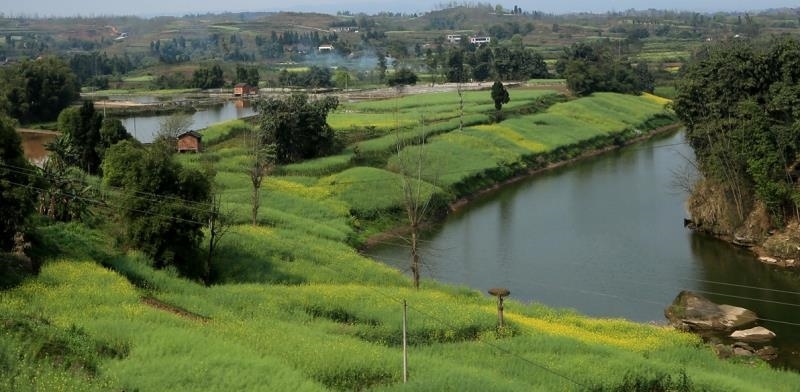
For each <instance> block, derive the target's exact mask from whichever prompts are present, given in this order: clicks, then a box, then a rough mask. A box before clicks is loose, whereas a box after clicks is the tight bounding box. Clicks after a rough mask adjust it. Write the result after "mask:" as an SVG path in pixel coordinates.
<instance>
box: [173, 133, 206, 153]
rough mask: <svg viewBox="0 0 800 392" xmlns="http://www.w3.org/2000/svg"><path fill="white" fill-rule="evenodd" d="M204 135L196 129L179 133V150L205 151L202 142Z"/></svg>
mask: <svg viewBox="0 0 800 392" xmlns="http://www.w3.org/2000/svg"><path fill="white" fill-rule="evenodd" d="M202 139H203V135H201V134H199V133H197V132H195V131H188V132H184V133H182V134H180V135H178V144H177V149H178V152H187V151H193V152H202V151H203V143H202Z"/></svg>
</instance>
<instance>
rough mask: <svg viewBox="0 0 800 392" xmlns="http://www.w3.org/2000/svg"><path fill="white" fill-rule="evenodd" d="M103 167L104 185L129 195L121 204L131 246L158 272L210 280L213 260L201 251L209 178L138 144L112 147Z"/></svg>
mask: <svg viewBox="0 0 800 392" xmlns="http://www.w3.org/2000/svg"><path fill="white" fill-rule="evenodd" d="M119 165H124V166H122V167H119ZM103 167H104V170H105V173H106V174H105V175H104V181H105V182H106V183H107V184H109V185H112V186H117V187H121V188H122V189H123V190H124V194H123V196H122V197H121V198H120V199H119V200H118V201H117V203H118V204H119V207H120V214H121V215H122V219H123V221H124V223H125V228H126V234H125V241H126V243H127V244H128V245H129V246H131V247H133V248H136V249H139V250H141V251H143V252H144V253H146V254H147V255H149V256H150V257H152V258H153V260H154V266H155V267H157V268H164V267H167V266H174V267H175V268H177V270H178V271H179V272H181V273H182V274H184V275H186V276H189V277H194V278H201V279H203V280H207V279H208V276H209V266H208V264H207V260H208V259H207V258H203V257H200V255H199V252H198V251H199V246H200V242H201V240H202V238H203V231H202V229H203V227H205V226H206V223H207V221H208V218H209V217H210V216H209V214H210V213H211V212H212V208H211V205H210V203H211V201H212V192H211V179H210V178H209V177H208V175H206V174H204V173H202V172H200V171H199V170H195V169H189V168H185V167H183V166H181V165H180V164H179V163H178V162H176V161H175V160H174V159H173V158H172V156H171V155H167V154H165V153H164V152H163V150H161V149H158V148H150V149H145V148H143V147H141V146H140V145H138V144H137V143H135V142H133V141H125V142H122V143H117V144H116V145H114V146H112V147H111V148H110V149H109V150H108V152H107V158H106V160H105V162H103Z"/></svg>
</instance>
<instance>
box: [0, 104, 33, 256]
mask: <svg viewBox="0 0 800 392" xmlns="http://www.w3.org/2000/svg"><path fill="white" fill-rule="evenodd" d="M32 171H33V168H32V167H31V166H30V164H29V163H28V161H27V160H26V159H25V156H24V155H23V152H22V141H21V140H20V137H19V135H18V134H17V131H16V129H15V127H14V125H13V123H12V122H11V120H10V119H9V118H7V117H6V116H5V115H2V114H0V250H10V249H11V248H12V247H13V246H14V236H15V235H16V234H17V232H21V231H22V230H23V227H24V224H25V220H26V219H27V217H28V215H30V214H31V213H32V212H33V208H34V204H33V197H32V193H33V192H32V191H31V188H30V187H32V186H33V185H34V178H32V176H31V173H32Z"/></svg>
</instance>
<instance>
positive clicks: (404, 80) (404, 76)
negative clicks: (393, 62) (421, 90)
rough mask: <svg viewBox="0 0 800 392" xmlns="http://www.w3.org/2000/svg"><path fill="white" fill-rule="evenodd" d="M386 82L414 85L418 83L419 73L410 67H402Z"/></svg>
mask: <svg viewBox="0 0 800 392" xmlns="http://www.w3.org/2000/svg"><path fill="white" fill-rule="evenodd" d="M386 84H388V85H389V86H391V87H395V86H413V85H415V84H417V74H415V73H414V71H412V70H410V69H408V68H405V67H403V68H400V69H399V70H397V72H395V73H394V74H393V75H392V76H390V77H389V78H388V79H387V80H386Z"/></svg>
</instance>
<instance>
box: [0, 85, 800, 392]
mask: <svg viewBox="0 0 800 392" xmlns="http://www.w3.org/2000/svg"><path fill="white" fill-rule="evenodd" d="M518 91H520V92H519V94H518V96H519V97H520V100H521V101H524V100H525V98H523V97H530V100H529V102H528V104H527V105H526V104H520V106H518V107H516V108H512V110H510V111H509V118H508V119H507V120H506V121H504V122H502V123H499V124H489V123H488V121H487V119H488V118H489V115H490V114H491V112H492V111H493V108H491V107H489V108H488V113H487V112H484V111H482V110H475V111H472V112H467V114H468V115H469V116H475V121H474V122H473V123H471V124H468V126H467V127H465V128H464V130H463V131H457V126H458V123H457V121H455V122H454V121H453V119H452V118H450V116H449V115H441V116H439V115H437V113H450V112H452V111H454V110H455V109H454V107H453V106H452V105H454V104H450V105H449V106H448V105H446V104H444V103H443V104H442V105H443V107H442V108H437V109H431V113H430V114H429V115H426V116H429V117H431V118H436V119H437V121H436V122H432V123H426V124H425V125H424V126H422V125H421V126H420V127H409V128H407V129H406V130H403V131H401V133H402V132H417V133H420V134H423V133H425V132H424V130H425V129H428V128H429V129H436V127H439V128H438V129H439V131H438V132H437V133H436V135H435V136H429V137H427V139H426V142H425V144H424V145H417V146H411V147H407V148H406V149H404V150H403V152H401V155H402V154H409V153H411V152H412V151H413V150H415V149H420V148H421V149H425V150H426V156H428V157H430V159H431V161H432V162H435V165H431V166H429V168H433V167H435V168H436V170H438V171H439V173H435V172H434V170H433V169H431V170H428V171H426V173H425V176H424V178H425V179H427V180H428V181H430V183H428V184H427V185H426V186H425V187H424V188H425V189H426V190H427V192H430V193H431V194H434V195H438V196H437V197H440V199H441V200H446V201H452V200H454V199H455V198H457V197H461V196H464V195H467V194H469V193H470V192H473V191H475V190H476V189H480V188H481V187H482V186H485V185H486V184H488V183H490V182H494V181H497V180H500V179H502V178H508V177H509V176H512V175H516V174H521V173H525V172H526V171H527V170H528V169H535V168H538V167H543V166H544V165H547V164H549V163H553V162H556V161H560V160H563V159H568V158H571V157H575V156H577V155H578V154H579V153H581V152H584V151H586V150H587V149H591V148H600V147H605V146H612V145H614V144H621V143H624V142H625V141H627V140H630V139H631V138H635V137H637V136H639V135H642V134H644V133H645V132H646V131H648V130H650V129H652V128H654V127H656V126H660V125H664V124H665V123H668V122H670V121H672V120H671V113H668V112H666V111H665V109H664V107H663V103H664V102H663V101H661V100H659V99H658V98H655V97H652V96H646V95H645V96H640V97H634V96H624V95H618V94H596V95H594V96H592V97H588V98H581V99H578V100H572V101H568V102H560V103H556V102H555V101H552V102H550V103H549V104H548V106H547V107H546V108H542V107H540V106H539V103H540V101H539V99H541V98H544V97H548V96H550V95H552V94H551V93H542V92H540V91H538V92H535V93H534V92H531V91H524V90H512V91H511V96H512V102H513V100H514V99H515V97H517V92H518ZM480 93H481V94H482V95H483V96H485V100H486V101H487V102H489V101H488V99H489V97H488V95H489V94H488V92H485V91H484V92H480ZM476 94H477V93H476ZM453 96H455V94H452V95H451V97H453ZM470 99H471V98H470ZM470 99H467V102H472V101H470ZM414 100H415V101H416V102H420V103H424V106H425V107H434V106H435V105H434V103H435V102H442V101H444V99H443V98H442V97H440V96H437V95H430V96H425V95H420V96H416V97H415V98H414ZM428 100H430V101H428ZM409 102H410V100H409V99H405V100H400V101H385V102H381V104H376V103H372V102H369V103H363V104H353V106H348V107H347V108H345V109H342V110H343V111H344V110H346V112H340V113H337V114H336V115H335V116H340V118H339V119H338V120H337V121H340V122H342V123H343V124H345V125H346V124H347V122H348V120H347V117H348V116H352V117H353V118H352V120H349V121H351V122H352V125H353V126H355V125H357V124H358V126H363V125H364V124H369V123H370V121H372V120H371V119H372V118H373V117H374V116H372V117H370V116H367V117H366V118H370V120H364V121H362V122H359V119H358V116H357V115H356V113H359V112H363V113H366V114H375V115H376V116H387V115H388V114H389V113H392V112H400V113H402V110H403V109H401V108H403V107H406V106H408V107H411V104H410V103H409ZM474 104H475V105H477V106H480V105H481V104H480V103H479V102H478V98H477V96H476V98H475V101H474ZM515 110H516V111H515ZM465 111H466V109H465ZM481 119H482V120H481ZM243 126H244V127H246V126H247V125H246V124H243V123H242V122H236V123H234V124H232V125H231V126H230V127H229V129H228V130H226V129H225V127H217V128H215V129H214V130H213V132H215V135H216V136H215V137H216V138H218V140H220V142H219V143H217V144H215V145H213V146H211V147H210V148H209V151H208V152H207V153H204V154H200V155H185V156H181V157H180V160H181V161H182V162H183V163H184V164H187V165H193V166H197V167H211V168H212V169H213V170H214V171H215V172H216V176H215V181H216V184H217V186H218V188H219V189H220V191H221V194H222V197H223V204H224V205H223V207H224V209H226V210H228V211H230V212H231V214H232V215H233V220H234V225H233V226H232V228H231V231H230V233H229V234H228V235H227V236H226V237H225V239H224V240H223V242H222V244H221V245H220V249H219V254H218V256H217V257H216V258H215V259H214V262H213V265H212V278H213V279H214V282H215V284H213V285H211V286H205V285H201V284H198V283H195V282H192V281H188V280H185V279H183V278H179V277H178V276H177V274H176V273H175V271H172V270H170V269H166V270H154V269H153V268H151V267H150V264H151V261H150V260H147V259H146V258H145V257H144V256H143V255H142V254H141V253H138V252H135V251H124V250H120V249H119V248H117V247H116V246H115V245H114V242H113V238H112V237H113V232H114V227H113V222H103V223H99V224H98V225H97V227H98V228H96V229H95V228H87V227H86V226H84V225H82V224H77V223H69V224H62V223H59V224H55V223H53V224H48V225H44V226H41V227H40V228H39V229H38V232H37V235H36V238H35V240H34V249H35V250H36V253H37V255H38V256H40V257H43V258H44V259H45V260H46V263H45V264H44V265H43V267H42V270H41V272H40V274H39V275H38V276H36V277H34V278H30V279H28V280H26V281H25V282H23V283H22V284H20V285H19V286H17V287H15V288H12V289H9V290H6V291H2V292H0V369H2V374H3V377H2V378H0V390H13V391H27V390H30V391H34V390H47V391H51V390H52V391H87V390H98V391H99V390H103V391H107V390H112V391H123V390H124V391H131V390H139V391H161V390H173V391H184V390H185V391H198V390H202V391H232V390H247V391H260V390H263V391H276V390H297V391H322V390H376V391H394V390H407V391H445V390H454V391H456V390H457V391H487V390H490V391H584V390H597V391H603V390H636V388H635V387H636V386H637V385H639V386H640V387H641V386H642V385H650V386H651V387H652V388H651V389H647V390H711V391H792V390H795V389H796V386H797V385H800V375H798V374H796V373H791V372H784V371H779V370H775V369H771V368H769V367H768V366H767V365H766V364H764V363H762V362H758V361H755V360H752V361H751V360H734V361H723V360H719V359H717V358H716V356H715V354H714V353H713V352H712V350H711V348H710V347H708V346H706V345H704V344H702V343H701V341H700V340H699V339H698V338H697V337H695V336H693V335H689V334H685V333H681V332H677V331H673V330H671V329H669V328H666V327H660V326H654V325H645V324H637V323H631V322H628V321H624V320H605V319H591V318H587V317H584V316H581V315H579V314H576V313H574V312H572V311H569V310H559V309H551V308H548V307H545V306H543V305H540V304H535V303H534V304H522V303H518V302H515V301H509V302H507V303H506V321H507V325H506V327H505V328H503V329H500V330H498V329H497V326H496V323H497V318H496V307H495V304H494V301H493V299H490V298H488V297H486V296H484V295H483V294H482V293H480V292H477V291H474V290H471V289H468V288H463V287H452V286H447V285H443V284H440V283H437V282H434V281H430V280H424V281H423V283H422V287H421V289H420V290H415V289H413V288H412V283H411V281H410V279H408V278H407V277H405V276H403V275H402V274H401V273H400V272H398V271H396V270H394V269H391V268H389V267H386V266H384V265H382V264H379V263H377V262H375V261H373V260H370V259H368V258H365V257H363V256H362V255H360V254H359V253H358V252H357V250H356V249H355V248H354V245H358V244H361V243H362V242H363V240H364V239H365V237H366V236H368V235H369V234H370V233H374V232H375V231H376V230H379V229H380V228H382V227H386V226H387V225H388V226H392V225H397V224H398V223H400V221H398V220H397V215H396V213H397V211H399V210H400V209H401V207H400V203H401V201H400V200H401V199H399V198H398V197H397V196H396V195H397V193H399V192H400V185H399V179H398V174H397V173H395V172H394V171H392V169H393V167H394V165H395V164H396V162H395V160H397V159H399V158H397V157H396V156H393V155H392V154H391V150H389V151H385V150H382V149H381V148H376V149H375V150H374V153H373V155H372V157H371V158H370V159H369V160H368V162H369V165H365V164H363V163H361V162H364V157H363V155H362V156H359V154H357V153H356V152H355V151H354V150H355V146H356V145H361V144H366V143H367V141H365V142H357V143H356V144H353V145H351V146H350V147H349V148H348V149H347V150H346V153H344V154H343V155H341V156H339V157H338V158H336V157H334V158H322V159H320V160H317V161H310V162H305V163H302V164H300V165H307V166H306V167H305V168H303V167H297V166H295V167H294V168H292V167H283V168H279V170H278V173H284V174H278V175H274V176H270V177H268V178H267V179H266V180H265V183H264V185H263V187H262V191H261V195H262V200H261V205H262V207H261V209H260V212H259V215H258V221H259V225H258V226H253V225H251V224H249V223H248V222H249V220H250V215H249V214H250V199H249V198H250V184H249V178H248V177H247V175H246V174H245V171H244V168H245V167H246V165H247V162H248V161H247V152H248V149H247V148H246V146H245V140H244V139H243V138H240V137H237V136H235V132H234V134H232V136H231V135H226V132H228V131H230V130H231V129H234V128H237V127H243ZM376 128H379V126H377V125H376ZM339 129H347V127H346V126H344V127H340V128H339ZM391 136H392V134H391V133H390V132H388V131H387V133H386V134H385V135H384V136H383V137H391ZM371 140H379V138H378V139H370V141H371ZM395 140H397V137H396V136H395ZM409 140H413V138H410V139H409ZM387 146H389V144H387ZM364 148H365V149H366V147H364ZM292 166H294V165H292ZM312 166H315V167H313V169H312ZM434 179H436V181H434ZM434 182H435V184H434ZM117 207H118V206H116V205H114V204H113V202H112V203H111V204H110V205H109V208H111V209H113V208H117ZM404 301H407V303H408V336H409V344H410V348H409V354H408V355H409V382H408V383H407V384H404V383H403V382H402V347H401V341H402V313H403V302H404ZM656 387H663V389H656ZM640 390H643V389H640Z"/></svg>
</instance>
